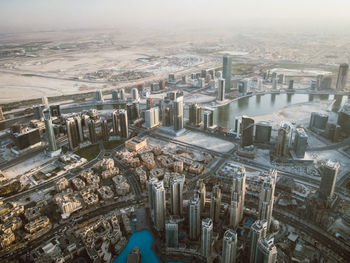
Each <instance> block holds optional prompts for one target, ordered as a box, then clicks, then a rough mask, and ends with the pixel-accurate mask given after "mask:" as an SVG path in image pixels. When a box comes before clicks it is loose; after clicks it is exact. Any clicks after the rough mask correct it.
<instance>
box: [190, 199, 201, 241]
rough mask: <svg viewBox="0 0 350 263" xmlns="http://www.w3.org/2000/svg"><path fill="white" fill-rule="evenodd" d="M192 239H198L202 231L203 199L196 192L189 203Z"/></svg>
mask: <svg viewBox="0 0 350 263" xmlns="http://www.w3.org/2000/svg"><path fill="white" fill-rule="evenodd" d="M188 214H189V220H188V221H189V224H190V226H189V228H190V235H189V236H190V239H191V240H197V239H198V238H199V234H200V232H201V199H200V198H199V195H198V194H194V196H193V198H191V200H190V203H189V213H188Z"/></svg>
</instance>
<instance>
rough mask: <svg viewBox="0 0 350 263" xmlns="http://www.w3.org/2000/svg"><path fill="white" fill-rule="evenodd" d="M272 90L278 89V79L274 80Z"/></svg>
mask: <svg viewBox="0 0 350 263" xmlns="http://www.w3.org/2000/svg"><path fill="white" fill-rule="evenodd" d="M272 89H274V90H275V89H277V80H276V78H272Z"/></svg>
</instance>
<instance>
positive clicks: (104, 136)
mask: <svg viewBox="0 0 350 263" xmlns="http://www.w3.org/2000/svg"><path fill="white" fill-rule="evenodd" d="M101 128H102V139H103V141H104V142H108V141H109V128H108V122H107V120H106V119H104V120H102V122H101Z"/></svg>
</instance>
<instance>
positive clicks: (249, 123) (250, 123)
mask: <svg viewBox="0 0 350 263" xmlns="http://www.w3.org/2000/svg"><path fill="white" fill-rule="evenodd" d="M253 138H254V119H252V118H249V117H247V116H242V122H241V147H246V146H250V145H253V143H254V139H253Z"/></svg>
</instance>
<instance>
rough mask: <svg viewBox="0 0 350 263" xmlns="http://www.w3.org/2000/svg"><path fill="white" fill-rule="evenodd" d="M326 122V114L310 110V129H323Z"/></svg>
mask: <svg viewBox="0 0 350 263" xmlns="http://www.w3.org/2000/svg"><path fill="white" fill-rule="evenodd" d="M327 122H328V115H326V114H322V113H318V112H312V113H311V118H310V124H309V127H310V129H311V130H314V131H318V130H325V129H326V125H327Z"/></svg>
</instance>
